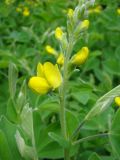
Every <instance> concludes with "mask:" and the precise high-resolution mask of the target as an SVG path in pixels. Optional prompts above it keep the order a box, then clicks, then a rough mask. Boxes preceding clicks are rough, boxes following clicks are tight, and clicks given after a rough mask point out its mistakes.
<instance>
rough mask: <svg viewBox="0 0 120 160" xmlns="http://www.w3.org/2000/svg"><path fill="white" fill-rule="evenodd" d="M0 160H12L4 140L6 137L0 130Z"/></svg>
mask: <svg viewBox="0 0 120 160" xmlns="http://www.w3.org/2000/svg"><path fill="white" fill-rule="evenodd" d="M3 146H4V147H3ZM0 158H1V159H2V160H12V159H13V158H12V155H11V151H10V148H9V146H8V143H7V140H6V137H5V135H4V133H3V132H2V131H1V130H0Z"/></svg>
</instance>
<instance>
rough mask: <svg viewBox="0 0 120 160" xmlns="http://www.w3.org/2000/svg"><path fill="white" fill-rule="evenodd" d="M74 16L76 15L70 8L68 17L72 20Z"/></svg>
mask: <svg viewBox="0 0 120 160" xmlns="http://www.w3.org/2000/svg"><path fill="white" fill-rule="evenodd" d="M73 14H74V10H73V9H71V8H69V9H68V13H67V15H68V17H69V18H72V17H73Z"/></svg>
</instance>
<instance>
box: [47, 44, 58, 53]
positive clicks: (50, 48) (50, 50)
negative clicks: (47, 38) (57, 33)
mask: <svg viewBox="0 0 120 160" xmlns="http://www.w3.org/2000/svg"><path fill="white" fill-rule="evenodd" d="M45 49H46V51H47V52H48V53H49V54H52V55H56V54H57V52H56V50H55V49H54V48H52V47H51V46H50V45H47V46H46V47H45Z"/></svg>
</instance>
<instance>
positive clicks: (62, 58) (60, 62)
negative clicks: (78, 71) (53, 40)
mask: <svg viewBox="0 0 120 160" xmlns="http://www.w3.org/2000/svg"><path fill="white" fill-rule="evenodd" d="M57 64H60V65H63V64H64V55H63V53H60V55H59V56H58V58H57Z"/></svg>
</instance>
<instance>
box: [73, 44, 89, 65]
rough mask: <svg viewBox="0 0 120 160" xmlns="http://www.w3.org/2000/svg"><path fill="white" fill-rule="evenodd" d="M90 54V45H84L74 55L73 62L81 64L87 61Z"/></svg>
mask: <svg viewBox="0 0 120 160" xmlns="http://www.w3.org/2000/svg"><path fill="white" fill-rule="evenodd" d="M88 55H89V49H88V47H82V49H81V50H79V51H78V52H77V53H76V54H75V55H73V57H72V58H71V63H72V64H74V65H81V64H83V63H85V61H86V59H87V58H88Z"/></svg>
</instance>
